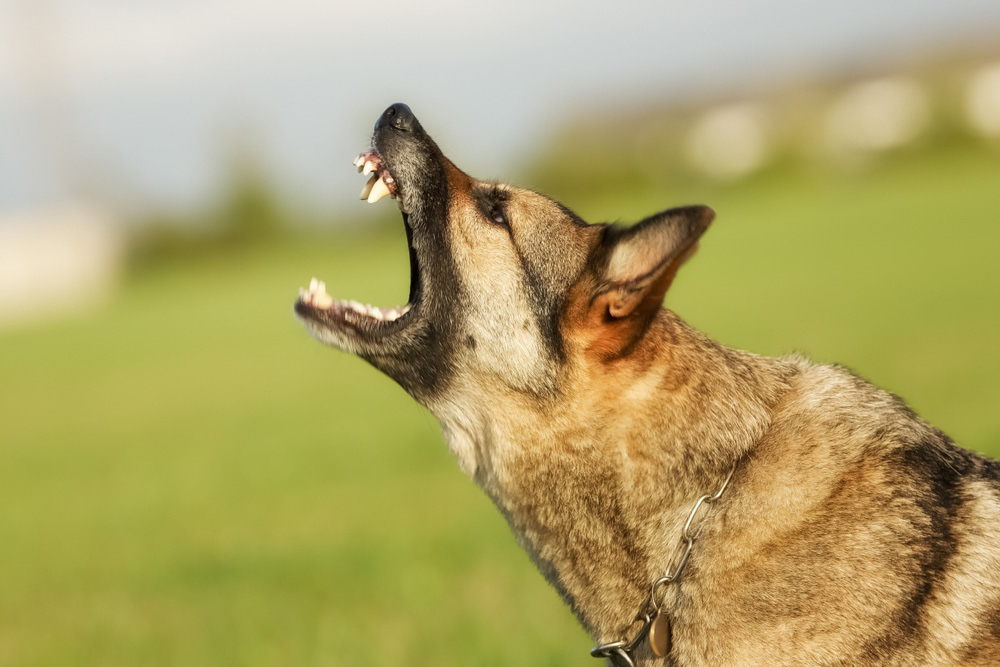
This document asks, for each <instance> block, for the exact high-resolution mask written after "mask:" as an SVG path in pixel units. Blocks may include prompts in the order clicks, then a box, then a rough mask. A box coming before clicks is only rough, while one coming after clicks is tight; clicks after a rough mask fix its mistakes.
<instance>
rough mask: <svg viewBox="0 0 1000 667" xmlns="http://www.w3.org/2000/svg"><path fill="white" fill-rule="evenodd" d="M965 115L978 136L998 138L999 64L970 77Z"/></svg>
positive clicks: (999, 126)
mask: <svg viewBox="0 0 1000 667" xmlns="http://www.w3.org/2000/svg"><path fill="white" fill-rule="evenodd" d="M965 113H966V117H967V118H968V120H969V124H971V125H972V127H973V128H974V129H975V130H976V131H977V132H979V133H980V134H984V135H986V136H991V137H995V136H1000V63H995V64H993V65H989V66H987V67H983V68H982V69H980V70H979V71H977V72H976V73H975V74H974V75H973V76H972V80H971V81H970V83H969V89H968V92H967V94H966V98H965Z"/></svg>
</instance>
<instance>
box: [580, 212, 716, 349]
mask: <svg viewBox="0 0 1000 667" xmlns="http://www.w3.org/2000/svg"><path fill="white" fill-rule="evenodd" d="M714 218H715V211H713V210H712V209H711V208H709V207H707V206H685V207H682V208H672V209H668V210H666V211H663V212H662V213H657V214H656V215H652V216H650V217H648V218H646V219H644V220H642V221H641V222H639V223H637V224H635V225H633V226H631V227H625V228H623V227H618V226H616V225H609V226H608V227H606V228H605V229H604V234H603V237H602V239H601V241H600V243H599V244H598V247H597V248H596V249H595V253H594V255H593V256H592V263H591V267H592V274H591V277H592V280H593V282H592V283H591V286H592V291H591V294H590V298H589V307H588V308H587V310H588V311H589V313H588V317H587V319H588V320H589V321H590V322H591V324H592V325H596V326H598V327H600V328H602V329H603V330H604V331H603V333H602V334H601V335H600V338H602V339H604V343H605V344H604V345H602V347H606V346H607V345H610V346H611V347H615V348H618V347H620V346H624V345H627V344H629V343H630V342H633V341H634V340H635V339H636V338H637V337H638V336H640V335H641V334H642V332H643V331H644V330H645V329H646V327H647V326H648V325H649V322H650V320H652V318H653V316H654V315H655V314H656V312H657V311H658V310H659V309H660V307H661V305H662V304H663V297H664V295H665V294H666V291H667V289H668V288H669V287H670V284H671V283H672V282H673V280H674V277H675V276H676V275H677V270H678V269H679V268H680V267H681V265H682V264H684V262H685V261H686V260H687V259H688V258H689V257H691V255H693V254H694V252H695V250H696V249H697V246H698V239H700V238H701V235H702V234H704V233H705V230H706V229H708V226H709V224H711V222H712V220H713V219H714ZM580 296H582V295H580ZM609 351H610V350H609Z"/></svg>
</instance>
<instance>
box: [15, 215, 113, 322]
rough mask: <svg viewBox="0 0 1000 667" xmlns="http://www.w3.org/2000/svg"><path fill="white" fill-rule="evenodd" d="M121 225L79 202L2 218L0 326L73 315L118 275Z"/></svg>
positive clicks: (105, 292) (91, 304) (95, 301)
mask: <svg viewBox="0 0 1000 667" xmlns="http://www.w3.org/2000/svg"><path fill="white" fill-rule="evenodd" d="M123 251H124V243H123V239H122V232H121V229H120V227H118V226H117V225H115V224H114V221H113V220H112V218H111V217H110V216H109V215H108V214H106V213H104V212H102V211H101V210H99V209H97V208H95V207H93V206H89V205H86V204H80V203H71V204H62V205H58V206H52V207H48V208H42V209H36V210H31V211H22V212H18V213H13V214H6V215H0V327H9V326H11V325H15V324H23V323H26V322H30V321H34V320H38V319H43V318H51V317H58V316H60V315H66V314H71V313H77V312H81V311H84V310H87V309H89V308H92V307H94V306H96V305H97V304H99V303H100V302H101V301H102V300H103V299H104V298H106V297H107V296H108V295H109V294H110V292H111V290H112V289H113V287H114V286H115V284H116V283H117V278H118V277H119V275H120V273H121V268H122V261H123V256H124V255H123Z"/></svg>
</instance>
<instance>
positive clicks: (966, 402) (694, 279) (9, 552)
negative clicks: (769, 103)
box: [0, 152, 1000, 667]
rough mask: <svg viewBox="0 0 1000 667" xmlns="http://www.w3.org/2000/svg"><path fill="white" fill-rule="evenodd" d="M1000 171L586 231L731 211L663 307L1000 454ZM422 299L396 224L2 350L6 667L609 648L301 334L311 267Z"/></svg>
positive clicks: (479, 499) (362, 290)
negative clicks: (854, 383) (851, 373)
mask: <svg viewBox="0 0 1000 667" xmlns="http://www.w3.org/2000/svg"><path fill="white" fill-rule="evenodd" d="M997 183H1000V160H998V158H997V156H996V155H990V154H983V153H975V152H955V153H952V154H942V155H937V156H934V157H933V158H931V157H929V156H928V157H923V158H916V159H914V160H912V161H908V162H901V163H897V164H888V165H885V166H884V167H882V168H880V169H879V170H872V171H869V172H866V173H858V174H855V175H853V176H850V177H846V178H838V179H834V178H820V177H818V176H816V175H812V176H809V175H804V174H789V173H785V174H772V175H770V176H761V177H759V178H758V179H756V180H755V181H753V182H749V183H747V184H744V185H739V186H734V187H729V188H720V189H716V190H714V191H709V190H706V191H704V192H698V193H695V194H697V197H691V196H690V193H688V194H689V196H685V197H684V200H685V201H676V200H671V199H672V198H674V195H673V194H668V195H666V196H664V195H662V194H661V193H655V192H652V191H645V190H642V189H639V190H638V191H635V192H630V193H621V194H620V195H619V196H617V197H606V198H603V199H600V200H597V199H587V198H583V197H579V196H577V193H573V192H565V193H557V194H559V195H560V196H561V197H562V198H563V199H564V200H565V202H566V203H567V204H569V205H570V206H572V207H574V208H575V209H577V210H578V212H580V213H581V214H583V215H584V216H585V217H587V218H588V219H594V220H597V219H606V218H612V217H622V218H624V219H635V218H638V217H641V216H643V215H645V214H647V213H650V212H652V211H654V210H657V209H659V208H664V207H666V206H670V205H673V204H678V203H688V202H689V201H691V200H692V199H700V200H702V201H705V202H706V203H709V204H711V205H713V206H714V207H715V208H716V209H717V211H718V213H719V218H718V220H717V223H716V225H715V226H714V228H713V229H712V230H711V231H710V232H709V234H708V235H707V236H706V237H705V239H704V241H703V243H702V247H701V251H700V253H699V255H698V256H697V257H696V258H695V259H693V260H692V261H691V263H690V264H689V265H688V266H687V267H685V269H684V270H683V271H682V274H681V276H680V278H678V281H677V282H676V284H675V286H674V289H673V290H672V292H671V293H670V295H668V305H670V306H671V307H673V308H675V309H676V310H677V311H678V312H680V313H681V314H682V315H683V316H684V317H686V318H687V319H688V320H689V321H691V322H692V323H693V324H695V325H696V326H698V327H700V328H702V329H703V330H705V331H707V332H708V333H709V334H711V335H713V336H714V337H716V338H718V339H720V340H722V341H723V342H725V343H728V344H731V345H735V346H739V347H745V348H748V349H751V350H754V351H757V352H762V353H768V354H781V353H785V352H790V351H793V350H802V351H804V352H807V353H809V354H810V355H811V356H813V357H814V358H817V359H820V360H824V361H838V362H842V363H845V364H847V365H848V366H851V367H852V368H854V369H856V370H857V371H859V372H860V373H862V374H863V375H865V376H867V377H869V378H870V379H872V380H874V381H875V382H877V383H878V384H880V385H882V386H884V387H886V388H888V389H890V390H892V391H894V392H896V393H899V394H901V395H903V396H904V397H905V398H906V399H907V400H908V401H909V402H910V403H911V404H912V405H914V407H916V408H917V409H918V410H919V411H920V412H921V413H922V414H923V415H924V416H925V417H927V418H928V419H929V420H930V421H932V422H933V423H935V424H936V425H938V426H940V427H942V428H943V429H944V430H945V431H946V432H948V433H950V434H951V435H952V436H953V437H955V438H956V439H957V440H959V441H960V442H961V443H962V444H964V445H965V446H967V447H970V448H972V449H977V450H980V451H986V452H990V453H992V454H994V455H996V454H1000V411H998V409H997V407H998V404H1000V400H998V399H1000V379H998V378H1000V354H998V353H997V350H996V345H997V342H998V340H1000V339H998V336H997V332H998V331H1000V310H998V305H1000V272H998V266H997V256H998V250H1000V187H997ZM313 274H316V275H319V276H320V277H323V278H325V279H326V281H327V283H328V285H329V289H330V292H331V293H333V294H335V295H340V296H348V297H354V298H358V299H359V300H361V301H370V302H375V303H381V304H383V305H392V304H395V303H398V302H400V301H402V300H404V299H405V294H406V290H407V275H408V269H407V266H406V251H405V241H404V239H403V235H402V230H401V229H400V228H399V225H398V224H394V225H393V226H392V228H391V231H382V232H379V233H377V234H373V235H371V236H357V235H354V236H345V237H344V238H342V239H340V240H339V241H337V242H336V243H318V242H315V243H310V244H306V243H300V244H289V245H281V246H276V247H272V248H259V249H256V250H252V251H245V252H242V253H234V254H229V255H223V256H216V257H211V258H202V259H199V260H197V261H195V260H192V261H191V262H189V263H187V264H183V263H175V264H170V265H163V266H159V267H156V268H151V269H148V270H146V271H144V272H142V273H140V274H139V275H138V276H137V277H136V278H135V279H133V280H131V281H130V282H129V283H128V284H127V285H126V286H125V287H124V288H123V290H122V291H121V293H120V294H119V295H118V297H117V298H116V299H115V300H114V302H113V303H112V304H111V305H110V306H109V307H107V308H106V309H104V310H102V311H101V312H99V313H96V314H94V315H92V316H89V317H87V318H83V319H76V320H73V321H68V322H63V323H57V324H49V325H44V326H38V327H35V328H32V329H29V330H20V331H14V332H7V333H4V334H2V336H0V378H2V382H0V418H2V421H0V573H2V574H0V665H4V666H5V667H6V666H11V667H13V666H15V665H17V666H20V665H25V666H26V665H32V666H40V665H101V666H114V665H130V666H132V665H185V666H198V665H282V666H287V665H445V666H447V665H468V664H477V665H508V664H525V665H569V664H588V661H589V660H590V658H588V657H587V656H586V651H587V650H588V649H589V647H590V641H589V639H588V638H587V637H585V636H584V634H583V633H582V631H580V630H579V629H578V628H577V627H576V623H575V621H574V619H573V618H572V616H571V614H570V613H569V611H568V610H567V609H565V608H564V607H563V605H562V604H561V602H560V601H559V600H558V598H557V596H556V594H555V592H554V591H552V590H551V589H549V588H548V586H547V585H546V584H545V583H544V582H543V580H542V578H541V576H540V575H538V574H537V573H535V571H534V569H533V567H532V566H531V564H530V562H529V561H528V559H527V557H526V556H524V555H523V554H522V553H521V552H520V551H519V549H518V548H517V547H516V545H515V544H514V540H513V539H512V538H511V536H510V535H509V534H508V530H507V527H506V525H505V524H504V522H503V521H502V519H501V518H500V516H499V514H498V513H497V512H496V511H495V510H494V508H493V507H492V505H491V504H490V503H489V501H488V500H487V499H486V498H485V496H483V495H482V494H481V493H480V492H479V491H478V490H477V489H476V488H475V487H474V486H473V484H472V483H471V482H469V481H468V480H466V479H465V478H464V477H463V476H462V474H461V473H460V472H459V471H458V469H457V466H456V465H455V464H454V462H453V461H452V460H451V457H450V455H449V454H448V453H447V450H446V448H445V447H444V445H443V444H442V443H441V439H440V435H439V432H438V428H437V425H436V423H435V422H434V420H433V418H432V417H431V416H430V415H429V414H427V413H426V412H425V411H424V410H423V409H422V408H420V407H418V406H417V405H416V404H414V403H413V402H412V401H411V400H410V399H409V397H407V396H406V395H405V394H404V393H403V392H402V391H401V390H400V389H398V388H397V387H396V386H395V385H394V384H393V383H392V382H391V381H390V380H388V379H387V378H384V377H383V376H381V375H380V374H378V373H377V372H376V371H374V370H373V369H371V368H369V367H367V366H366V365H365V364H364V363H362V362H360V361H358V360H356V359H353V358H350V357H348V356H347V355H344V354H340V353H337V352H333V351H330V350H328V349H326V348H323V347H321V346H320V345H318V344H316V343H314V342H313V341H311V340H310V339H309V338H308V337H307V336H306V334H305V333H304V332H303V331H302V330H301V329H300V327H299V326H298V324H297V323H296V322H295V321H294V320H293V318H292V315H291V304H292V301H293V300H294V297H295V292H296V289H297V287H298V286H299V285H300V284H303V283H304V282H305V281H306V280H308V278H309V277H310V276H311V275H313Z"/></svg>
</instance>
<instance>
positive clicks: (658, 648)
mask: <svg viewBox="0 0 1000 667" xmlns="http://www.w3.org/2000/svg"><path fill="white" fill-rule="evenodd" d="M649 648H651V649H653V653H655V654H656V657H657V658H665V657H667V655H669V654H670V617H669V616H667V614H666V612H663V611H661V612H659V613H657V614H656V618H654V619H653V624H652V625H650V626H649Z"/></svg>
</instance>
